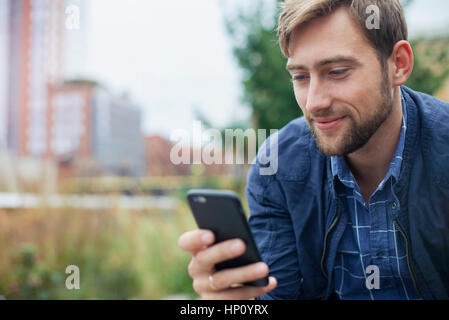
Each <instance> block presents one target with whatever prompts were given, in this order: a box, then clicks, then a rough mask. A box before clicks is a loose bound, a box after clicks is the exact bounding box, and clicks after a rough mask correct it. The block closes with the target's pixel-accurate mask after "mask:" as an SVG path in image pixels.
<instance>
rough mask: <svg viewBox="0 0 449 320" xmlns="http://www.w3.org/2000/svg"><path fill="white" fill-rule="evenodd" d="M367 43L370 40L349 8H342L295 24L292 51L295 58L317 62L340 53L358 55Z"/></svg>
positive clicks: (291, 43)
mask: <svg viewBox="0 0 449 320" xmlns="http://www.w3.org/2000/svg"><path fill="white" fill-rule="evenodd" d="M367 47H370V43H369V42H368V40H367V39H366V38H365V36H364V34H363V32H362V31H361V30H360V28H359V26H357V24H356V23H355V21H354V19H353V17H351V16H350V14H349V11H348V10H347V9H346V8H341V9H337V10H336V11H335V12H334V13H332V14H330V15H328V16H325V17H319V18H316V19H314V20H312V21H309V22H307V23H305V24H304V25H301V26H298V27H297V28H295V29H294V30H293V31H292V33H291V35H290V41H289V55H290V57H291V59H292V60H298V59H301V60H306V59H310V60H312V59H313V60H315V62H316V60H317V59H319V60H328V59H329V58H333V56H338V55H345V56H351V55H354V56H357V54H358V53H360V51H361V50H363V49H366V48H367ZM318 56H321V57H318ZM293 62H295V61H293ZM296 62H297V61H296Z"/></svg>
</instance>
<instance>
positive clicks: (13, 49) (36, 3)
mask: <svg viewBox="0 0 449 320" xmlns="http://www.w3.org/2000/svg"><path fill="white" fill-rule="evenodd" d="M9 6H10V8H9V18H10V21H9V34H10V37H9V66H10V68H9V79H8V82H9V85H10V86H9V104H8V146H9V149H10V150H12V151H14V152H15V153H16V154H18V155H20V156H29V155H31V156H41V155H43V154H44V153H45V151H46V150H45V140H46V130H45V128H46V123H45V109H46V101H47V97H46V96H47V85H48V84H49V83H50V84H51V83H57V82H58V81H60V80H61V76H62V74H61V61H62V60H61V59H62V34H63V30H64V28H62V27H61V26H62V23H63V21H64V11H63V10H64V7H65V6H64V1H49V0H14V1H9Z"/></svg>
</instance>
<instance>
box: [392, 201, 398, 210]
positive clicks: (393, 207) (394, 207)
mask: <svg viewBox="0 0 449 320" xmlns="http://www.w3.org/2000/svg"><path fill="white" fill-rule="evenodd" d="M397 207H398V205H397V204H396V202H393V203H392V204H391V208H392V209H393V210H396V208H397Z"/></svg>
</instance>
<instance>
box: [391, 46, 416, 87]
mask: <svg viewBox="0 0 449 320" xmlns="http://www.w3.org/2000/svg"><path fill="white" fill-rule="evenodd" d="M388 60H389V64H390V70H391V72H392V73H391V76H392V84H393V86H401V85H403V84H404V83H405V82H406V81H407V79H408V78H409V77H410V74H411V73H412V70H413V64H414V58H413V50H412V47H411V46H410V43H409V42H408V41H405V40H401V41H398V42H397V43H396V44H395V46H394V48H393V53H392V54H391V56H390V58H389V59H388Z"/></svg>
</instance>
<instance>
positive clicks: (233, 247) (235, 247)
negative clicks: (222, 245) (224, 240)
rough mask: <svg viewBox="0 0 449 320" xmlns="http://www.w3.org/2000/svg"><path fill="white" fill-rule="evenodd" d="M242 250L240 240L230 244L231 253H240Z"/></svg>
mask: <svg viewBox="0 0 449 320" xmlns="http://www.w3.org/2000/svg"><path fill="white" fill-rule="evenodd" d="M240 250H242V242H241V241H240V240H236V241H234V242H233V243H232V244H231V251H232V252H235V253H237V252H240Z"/></svg>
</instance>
